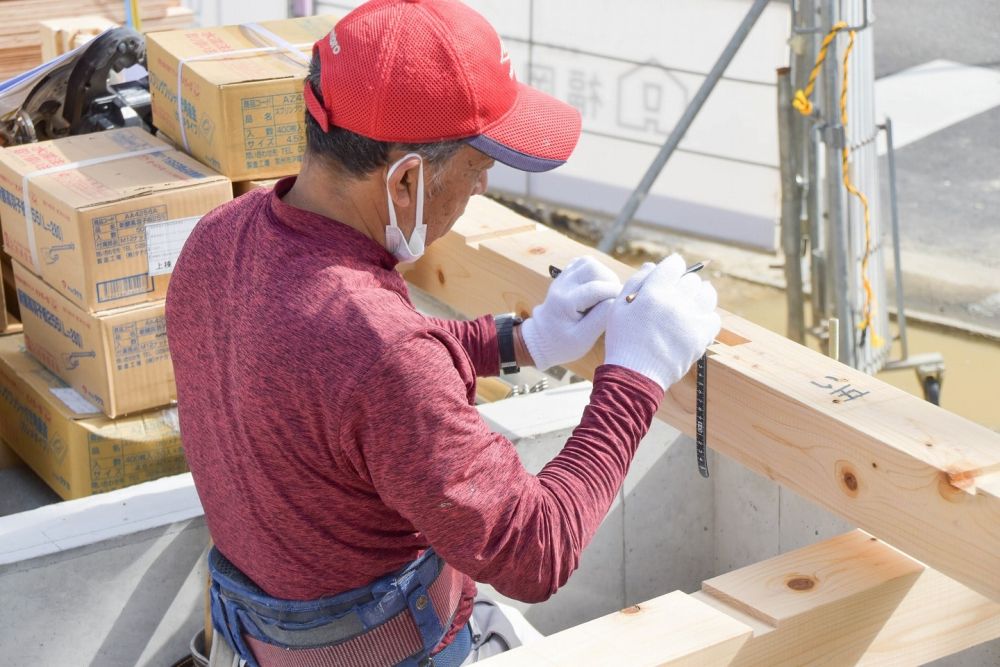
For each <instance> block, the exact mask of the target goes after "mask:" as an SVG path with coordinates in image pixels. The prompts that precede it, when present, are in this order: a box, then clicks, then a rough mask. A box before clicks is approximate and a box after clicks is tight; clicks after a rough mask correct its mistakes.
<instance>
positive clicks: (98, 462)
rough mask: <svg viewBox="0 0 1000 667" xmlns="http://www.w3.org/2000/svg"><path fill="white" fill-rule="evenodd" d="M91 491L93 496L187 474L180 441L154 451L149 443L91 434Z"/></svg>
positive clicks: (164, 444)
mask: <svg viewBox="0 0 1000 667" xmlns="http://www.w3.org/2000/svg"><path fill="white" fill-rule="evenodd" d="M89 446H90V447H89V448H90V488H91V490H92V491H93V492H94V493H100V492H101V491H110V490H112V489H118V488H121V487H123V486H130V485H132V484H138V483H139V482H145V481H147V480H150V479H156V478H158V477H163V476H164V475H175V474H179V473H182V472H184V471H185V470H187V464H186V463H185V461H184V450H183V448H182V447H181V442H180V438H177V439H176V440H174V441H173V442H172V443H170V444H168V443H166V442H164V443H163V444H162V445H160V446H158V447H156V448H151V447H150V445H149V443H145V442H129V441H127V440H117V439H110V438H103V437H101V436H98V435H93V434H91V435H90V437H89Z"/></svg>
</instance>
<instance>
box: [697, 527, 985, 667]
mask: <svg viewBox="0 0 1000 667" xmlns="http://www.w3.org/2000/svg"><path fill="white" fill-rule="evenodd" d="M695 597H697V598H698V599H700V600H702V601H703V602H707V603H709V604H713V605H714V606H716V608H717V609H720V610H727V609H728V610H734V613H733V615H734V617H736V618H742V617H743V616H742V614H747V615H749V616H751V617H752V618H754V619H756V620H758V621H762V622H763V626H758V627H757V628H756V629H755V632H754V636H753V638H752V639H751V640H750V641H748V642H747V643H746V644H744V645H743V647H742V648H741V650H740V653H739V654H738V655H737V656H736V659H735V660H733V662H732V663H731V664H732V665H733V666H734V667H736V666H738V665H769V666H772V665H773V666H778V665H789V666H790V665H812V664H817V663H820V662H823V663H825V664H835V665H854V664H866V665H867V664H892V665H918V664H924V663H926V662H929V661H931V660H936V659H938V658H941V657H944V656H946V655H951V654H952V653H957V652H958V651H962V650H964V649H967V648H970V647H972V646H975V645H977V644H980V643H982V642H984V641H988V640H991V639H995V638H996V637H1000V604H998V603H997V602H994V601H993V600H990V599H989V598H986V597H984V596H982V595H980V594H979V593H976V592H975V591H972V590H970V589H969V588H967V587H966V586H963V585H961V584H959V583H958V582H956V581H954V580H952V579H949V578H948V577H946V576H944V575H943V574H941V573H940V572H937V571H935V570H932V569H930V568H928V567H926V566H924V565H922V564H921V563H918V562H917V561H915V560H913V559H911V558H909V557H908V556H906V555H905V554H903V553H901V552H899V551H897V550H895V549H893V548H892V547H890V546H888V545H886V544H884V543H882V542H880V541H878V540H877V539H876V538H874V537H871V536H870V535H868V534H867V533H864V532H862V531H860V530H856V531H852V532H850V533H846V534H844V535H841V536H839V537H835V538H833V539H830V540H826V541H824V542H821V543H818V544H814V545H812V546H809V547H805V548H804V549H799V550H797V551H793V552H790V553H788V554H783V555H781V556H778V557H776V558H772V559H770V560H767V561H764V562H762V563H757V564H754V565H750V566H749V567H745V568H742V569H740V570H736V571H734V572H730V573H728V574H724V575H722V576H720V577H716V578H714V579H710V580H708V581H706V582H704V584H703V585H702V592H701V593H696V594H695Z"/></svg>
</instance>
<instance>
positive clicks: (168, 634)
mask: <svg viewBox="0 0 1000 667" xmlns="http://www.w3.org/2000/svg"><path fill="white" fill-rule="evenodd" d="M588 394H589V386H588V385H586V384H581V385H571V386H569V387H565V388H559V389H553V390H549V391H547V392H543V393H540V394H532V395H528V396H524V397H519V398H514V399H509V400H507V401H501V402H498V403H494V404H490V405H487V406H482V407H481V409H480V411H481V413H482V414H483V416H484V418H485V419H486V420H487V421H488V422H489V423H490V424H491V425H492V426H493V427H494V428H495V429H496V430H498V431H500V432H503V433H505V434H507V435H508V436H509V437H511V439H512V440H513V441H514V442H515V444H516V446H517V450H518V452H519V454H520V455H521V457H522V460H523V461H524V464H525V466H526V467H527V468H528V469H529V470H531V471H537V470H539V469H540V468H541V467H542V466H543V465H544V464H545V463H546V462H547V461H549V460H550V459H551V458H552V457H553V456H554V455H555V454H556V453H557V452H558V451H559V449H560V448H561V447H562V445H563V443H564V442H565V440H566V438H567V437H568V436H569V434H570V433H571V432H572V428H573V425H574V424H575V423H577V422H578V420H579V417H580V413H582V410H583V407H584V406H585V405H586V402H587V397H588ZM710 463H711V470H712V476H711V477H710V478H709V479H707V480H706V479H702V478H701V476H699V475H698V472H697V466H696V464H695V456H694V443H693V441H692V440H691V439H690V438H687V437H686V436H683V435H681V434H680V433H679V432H677V431H676V430H674V429H673V428H671V427H669V426H667V425H665V424H663V423H661V422H654V424H653V428H652V430H651V431H650V433H649V435H648V436H647V437H646V439H645V440H644V441H643V442H642V444H641V445H640V447H639V450H638V452H637V455H636V457H635V460H634V462H633V464H632V467H631V469H630V471H629V474H628V477H627V479H626V481H625V484H624V486H623V488H622V490H621V492H620V493H619V495H618V498H617V499H616V500H615V502H614V504H613V506H612V507H611V510H610V512H609V514H608V517H607V519H606V520H605V521H604V523H603V524H602V526H601V528H600V530H599V531H598V533H597V535H596V536H595V538H594V540H593V542H592V543H591V545H590V546H589V547H588V548H587V549H586V551H585V552H584V554H583V558H582V562H581V565H580V568H579V570H578V571H577V572H576V573H575V574H574V575H573V577H572V578H571V579H570V582H569V584H568V585H567V586H565V587H564V588H563V589H562V590H560V591H559V592H558V593H557V594H556V595H555V596H553V597H552V599H550V600H548V601H547V602H545V603H542V604H537V605H531V606H529V605H524V604H521V603H517V602H514V601H510V602H511V603H512V604H513V605H514V606H517V607H518V608H520V609H522V610H523V611H524V612H525V615H526V617H527V618H528V619H529V620H530V621H531V622H532V623H533V624H534V625H535V626H536V627H537V628H538V629H539V630H541V631H542V632H543V633H546V634H549V633H552V632H556V631H558V630H561V629H563V628H566V627H570V626H573V625H576V624H578V623H582V622H584V621H587V620H590V619H593V618H596V617H598V616H601V615H604V614H607V613H610V612H613V611H616V610H618V609H621V608H623V607H626V606H628V605H631V604H634V603H639V602H642V601H644V600H648V599H650V598H653V597H656V596H658V595H662V594H664V593H667V592H670V591H673V590H682V591H687V592H692V591H695V590H698V589H699V588H700V586H701V582H702V580H704V579H707V578H710V577H712V576H714V575H716V574H721V573H722V572H726V571H729V570H731V569H734V568H738V567H741V566H744V565H748V564H750V563H753V562H757V561H760V560H763V559H766V558H770V557H772V556H775V555H777V554H779V553H782V552H784V551H788V550H790V549H794V548H797V547H800V546H804V545H806V544H810V543H812V542H815V541H819V540H823V539H826V538H828V537H831V536H833V535H836V534H838V533H840V532H844V531H846V530H849V529H850V526H848V525H847V524H845V523H844V522H842V521H840V520H839V519H837V518H836V517H833V516H832V515H830V514H828V513H827V512H825V511H823V510H821V509H819V508H818V507H816V506H814V505H812V504H811V503H808V502H807V501H805V500H802V499H801V498H799V497H797V496H795V495H794V494H792V493H790V492H789V491H787V490H784V489H781V488H780V487H778V486H777V485H776V484H774V483H773V482H771V481H770V480H767V479H764V478H762V477H760V476H758V475H756V474H754V473H752V472H749V471H747V470H746V469H744V468H743V467H742V466H740V465H738V464H736V463H734V462H732V461H729V460H728V459H725V458H723V457H721V456H717V455H715V454H710ZM199 509H200V507H199V506H198V504H197V495H196V494H195V492H194V489H193V485H192V484H191V482H190V476H189V475H182V476H178V477H177V478H168V479H166V480H160V481H158V482H151V483H149V484H146V485H140V486H138V487H132V488H130V489H123V490H121V491H117V492H114V493H111V494H105V495H104V496H95V497H92V498H87V499H82V500H80V501H71V502H67V503H58V504H55V505H49V506H46V507H42V508H39V509H36V510H33V511H30V512H25V513H22V514H16V515H12V516H8V517H2V518H0V563H6V564H2V565H0V600H2V601H3V602H4V604H2V605H0V628H3V630H2V631H0V656H2V658H0V663H2V664H3V665H5V666H6V665H11V666H13V667H19V666H21V665H24V666H28V665H68V666H72V665H102V666H109V667H117V666H121V667H131V666H133V665H141V666H147V665H148V666H150V667H152V666H166V665H171V664H172V663H173V662H174V661H176V660H178V659H180V658H181V657H182V656H183V655H185V653H186V651H187V648H188V642H189V641H190V639H191V637H192V636H193V635H194V634H195V632H197V630H198V629H200V628H201V627H202V625H203V622H204V616H203V613H204V607H203V604H204V597H203V595H204V581H205V570H204V565H203V563H204V560H203V554H204V552H205V550H206V546H207V544H208V533H207V531H206V529H205V526H204V522H203V519H202V518H201V517H200V516H199ZM483 588H484V589H488V587H483ZM936 664H938V665H947V666H948V667H973V666H981V665H982V666H985V665H997V664H1000V643H998V642H992V643H990V644H986V645H983V646H980V647H976V648H974V649H971V650H969V651H966V652H964V653H963V654H959V655H955V656H951V657H949V658H947V659H945V660H942V661H939V663H936Z"/></svg>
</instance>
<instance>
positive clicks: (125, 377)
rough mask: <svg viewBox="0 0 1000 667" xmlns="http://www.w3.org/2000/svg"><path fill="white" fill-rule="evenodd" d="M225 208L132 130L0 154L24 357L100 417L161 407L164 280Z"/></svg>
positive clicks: (191, 170) (206, 179)
mask: <svg viewBox="0 0 1000 667" xmlns="http://www.w3.org/2000/svg"><path fill="white" fill-rule="evenodd" d="M26 190H27V192H25V191H26ZM231 198H232V184H231V183H230V182H229V180H228V179H227V178H225V177H224V176H221V175H219V174H217V173H215V172H213V171H211V170H210V169H208V168H206V167H205V166H203V165H201V164H200V163H198V162H197V161H195V160H194V159H192V158H191V157H189V156H187V155H185V154H184V153H182V152H180V151H177V150H176V149H174V148H173V147H172V146H170V145H169V144H166V143H165V142H162V141H160V140H159V139H157V138H155V137H153V136H152V135H150V134H148V133H146V132H143V131H142V130H140V129H138V128H126V129H120V130H111V131H107V132H100V133H95V134H89V135H83V136H76V137H67V138H65V139H58V140H55V141H48V142H42V143H38V144H29V145H24V146H15V147H12V148H8V149H4V150H2V151H0V223H2V227H3V239H4V249H5V250H6V251H7V252H8V253H9V254H10V255H11V256H12V257H13V258H14V260H15V262H14V277H15V282H16V285H17V300H18V303H19V305H20V310H21V318H22V322H23V325H24V333H25V339H26V345H27V348H28V349H29V350H30V351H31V352H32V354H34V355H35V357H36V358H37V359H38V360H39V361H40V362H41V363H42V364H43V365H45V366H46V367H47V368H48V369H49V370H50V371H52V372H53V373H55V374H56V375H58V376H59V377H60V378H62V379H63V380H64V381H66V382H67V383H69V384H70V385H71V386H72V387H73V388H74V389H76V390H77V391H78V392H79V393H80V394H81V395H83V396H84V397H85V398H86V399H87V400H88V401H90V402H91V403H93V404H94V405H95V406H97V407H98V408H100V409H101V410H102V411H103V412H104V413H105V414H106V415H107V416H109V417H117V416H120V415H124V414H129V413H133V412H137V411H140V410H145V409H149V408H154V407H158V406H162V405H165V404H168V403H170V402H171V401H172V400H173V398H174V396H175V389H174V382H173V368H172V366H171V364H170V357H169V351H168V347H167V339H166V324H165V320H164V316H163V297H164V296H165V295H166V289H167V285H168V282H169V277H170V272H171V271H172V268H173V263H174V261H175V260H176V257H177V255H178V253H179V252H180V248H181V246H182V245H183V242H184V240H185V239H186V238H187V234H188V233H190V230H191V229H192V228H193V227H194V225H195V223H196V222H197V220H198V219H199V218H200V216H201V215H203V214H204V213H207V212H208V211H210V210H211V209H213V208H215V207H216V206H218V205H219V204H222V203H224V202H226V201H229V200H230V199H231ZM29 221H30V222H29Z"/></svg>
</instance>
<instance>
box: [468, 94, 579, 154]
mask: <svg viewBox="0 0 1000 667" xmlns="http://www.w3.org/2000/svg"><path fill="white" fill-rule="evenodd" d="M580 126H581V119H580V112H579V111H577V110H576V108H575V107H572V106H570V105H569V104H566V103H565V102H563V101H562V100H558V99H556V98H555V97H552V96H551V95H548V94H546V93H543V92H542V91H540V90H538V89H536V88H532V87H531V86H527V85H525V84H523V83H518V93H517V101H516V102H515V103H514V106H513V107H511V110H510V111H508V112H507V114H506V115H505V116H504V117H503V118H501V119H500V120H499V121H497V122H496V123H494V124H493V125H492V126H490V127H489V128H487V129H486V131H485V132H483V133H482V134H480V135H479V136H477V137H472V138H471V139H468V144H469V145H470V146H472V147H473V148H475V149H476V150H478V151H480V152H482V153H485V154H486V155H489V156H490V157H491V158H493V159H494V160H496V161H497V162H502V163H503V164H505V165H507V166H510V167H514V168H515V169H520V170H521V171H533V172H538V171H548V170H550V169H555V168H556V167H558V166H560V165H562V164H564V163H565V162H566V160H568V159H569V156H570V154H571V153H572V152H573V149H574V148H576V143H577V141H579V139H580Z"/></svg>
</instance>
